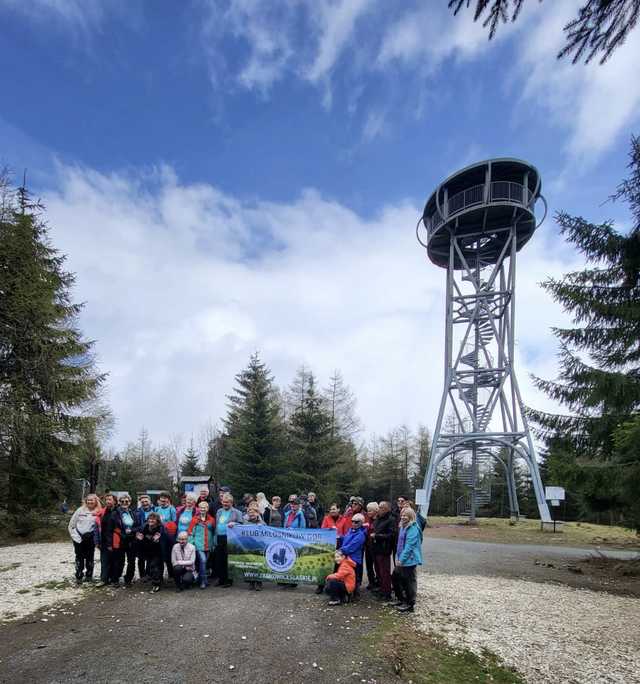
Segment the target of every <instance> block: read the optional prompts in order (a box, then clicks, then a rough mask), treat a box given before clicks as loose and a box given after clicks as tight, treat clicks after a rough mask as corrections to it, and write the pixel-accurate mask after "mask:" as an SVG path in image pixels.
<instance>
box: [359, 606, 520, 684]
mask: <svg viewBox="0 0 640 684" xmlns="http://www.w3.org/2000/svg"><path fill="white" fill-rule="evenodd" d="M366 638H367V641H370V642H371V643H370V644H369V645H371V644H375V648H376V652H377V653H378V658H379V659H380V660H381V661H382V665H383V667H384V669H385V670H387V671H388V672H389V673H393V674H395V675H396V676H397V677H398V678H399V681H404V682H408V681H411V682H413V683H414V684H436V683H437V684H467V683H468V682H480V683H481V684H482V683H483V682H487V683H488V682H498V683H499V684H524V679H523V678H522V677H521V676H520V675H519V674H518V673H517V672H514V671H513V670H511V669H509V668H507V667H505V666H504V665H503V664H501V663H500V661H499V659H498V658H497V657H496V656H495V655H494V654H492V653H489V652H485V653H484V654H483V655H482V656H477V655H475V654H474V653H471V652H470V651H465V650H459V649H452V648H451V647H450V646H448V645H447V644H446V643H445V642H444V641H443V640H442V639H441V638H440V637H438V636H437V635H435V634H426V633H424V632H421V631H419V630H417V629H416V628H415V627H414V625H413V623H412V618H404V617H400V616H399V615H394V614H391V613H388V612H387V613H385V614H383V615H381V618H380V620H379V623H378V626H377V627H376V629H375V630H374V632H373V633H370V634H369V635H368V636H367V637H366Z"/></svg>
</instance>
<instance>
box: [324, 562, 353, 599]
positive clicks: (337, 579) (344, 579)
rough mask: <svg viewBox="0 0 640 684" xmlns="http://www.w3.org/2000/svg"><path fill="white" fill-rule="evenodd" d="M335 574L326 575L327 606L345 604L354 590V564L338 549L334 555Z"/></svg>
mask: <svg viewBox="0 0 640 684" xmlns="http://www.w3.org/2000/svg"><path fill="white" fill-rule="evenodd" d="M335 561H336V565H337V566H338V570H337V572H333V573H331V574H330V575H327V577H326V579H325V591H326V592H327V594H329V598H330V601H329V605H330V606H337V605H339V604H341V603H346V602H347V601H348V598H349V596H351V594H353V592H354V590H355V588H356V564H355V562H354V561H352V560H351V558H349V557H348V556H345V555H344V553H342V551H340V550H339V549H337V550H336V553H335Z"/></svg>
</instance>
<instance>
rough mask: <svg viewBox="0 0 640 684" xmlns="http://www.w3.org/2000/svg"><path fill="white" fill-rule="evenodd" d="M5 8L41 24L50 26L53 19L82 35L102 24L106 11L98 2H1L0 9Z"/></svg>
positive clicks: (54, 0)
mask: <svg viewBox="0 0 640 684" xmlns="http://www.w3.org/2000/svg"><path fill="white" fill-rule="evenodd" d="M3 7H4V8H5V9H8V10H11V11H13V12H16V13H20V14H23V15H25V16H26V17H28V18H29V19H30V20H32V21H36V22H39V23H47V24H48V23H49V22H51V19H52V18H53V19H54V20H57V21H59V22H61V23H62V24H64V25H65V26H67V27H70V28H72V29H74V30H78V31H80V32H82V33H85V32H88V31H90V30H93V29H95V28H96V27H97V26H98V25H99V24H100V23H101V22H102V19H103V17H104V9H105V8H104V5H103V3H102V2H99V1H98V0H30V1H29V2H24V0H0V9H2V8H3Z"/></svg>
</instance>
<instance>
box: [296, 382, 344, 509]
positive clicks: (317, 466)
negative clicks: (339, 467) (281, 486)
mask: <svg viewBox="0 0 640 684" xmlns="http://www.w3.org/2000/svg"><path fill="white" fill-rule="evenodd" d="M331 447H332V441H331V416H330V415H329V413H328V411H327V408H326V405H325V401H324V399H323V397H322V396H321V395H320V394H319V393H318V391H317V389H316V381H315V377H314V375H313V373H311V372H308V373H307V375H306V387H305V389H304V394H303V396H302V401H301V403H300V405H299V406H298V407H297V408H296V410H295V411H294V412H293V414H292V415H291V417H290V421H289V448H290V450H291V456H292V459H293V464H292V465H293V469H294V472H295V474H296V480H297V485H298V488H300V489H302V490H304V491H307V492H308V491H310V490H313V491H315V492H316V493H318V494H319V495H320V496H321V498H324V497H325V496H326V495H327V494H328V492H327V491H326V489H327V484H328V473H329V470H330V469H331V468H332V467H333V466H334V465H335V459H334V457H333V454H332V449H331Z"/></svg>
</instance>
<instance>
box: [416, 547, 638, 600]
mask: <svg viewBox="0 0 640 684" xmlns="http://www.w3.org/2000/svg"><path fill="white" fill-rule="evenodd" d="M600 555H604V556H606V557H607V558H613V559H616V560H627V559H633V558H638V553H637V552H632V551H619V550H616V549H606V548H599V549H598V550H597V551H596V550H595V548H594V549H585V548H572V547H558V546H546V545H542V544H540V545H533V544H491V543H487V542H475V541H460V540H457V539H455V540H454V539H434V538H427V539H425V542H424V556H425V565H424V568H423V570H424V572H425V573H427V574H429V573H437V574H453V575H488V576H493V577H513V578H519V579H529V580H534V581H543V582H549V581H551V582H562V583H563V584H569V585H571V586H576V587H589V588H592V589H606V590H608V591H611V590H612V589H614V590H615V587H614V586H612V585H611V584H610V583H607V582H605V581H604V580H603V579H602V578H597V577H591V576H589V575H588V574H586V575H585V574H573V573H571V572H570V571H569V570H567V566H568V565H571V564H572V561H573V562H575V561H577V560H582V559H585V558H588V557H589V556H600ZM536 561H537V562H536Z"/></svg>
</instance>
